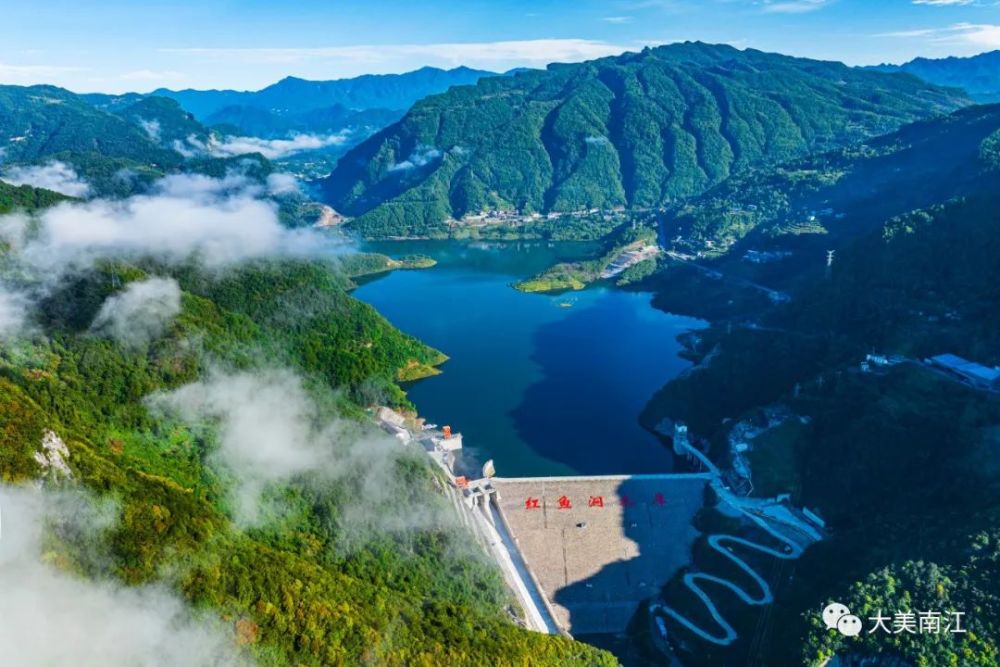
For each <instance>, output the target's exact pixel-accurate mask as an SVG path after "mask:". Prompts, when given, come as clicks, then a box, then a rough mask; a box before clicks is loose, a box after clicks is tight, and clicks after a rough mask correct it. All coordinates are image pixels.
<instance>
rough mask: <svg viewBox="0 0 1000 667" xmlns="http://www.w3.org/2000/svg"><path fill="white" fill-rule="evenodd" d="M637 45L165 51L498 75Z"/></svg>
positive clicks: (573, 42)
mask: <svg viewBox="0 0 1000 667" xmlns="http://www.w3.org/2000/svg"><path fill="white" fill-rule="evenodd" d="M629 48H635V45H622V44H612V43H609V42H606V41H603V40H593V39H577V38H567V39H530V40H506V41H496V42H444V43H437V44H369V45H357V46H328V47H312V48H310V47H302V48H297V47H290V48H183V49H164V50H163V52H165V53H171V54H180V55H189V56H197V57H202V58H212V59H220V60H235V61H239V62H243V63H271V64H273V63H284V64H291V63H301V62H306V61H315V60H324V61H345V62H350V63H353V64H355V65H358V64H363V65H367V66H372V65H379V64H383V63H387V62H398V61H400V60H409V61H410V62H413V63H414V66H416V65H417V63H418V62H419V63H420V64H425V63H437V64H441V65H448V66H453V67H457V66H459V65H466V66H468V67H479V68H484V69H493V70H496V71H500V70H507V69H511V68H513V67H517V66H527V67H539V66H543V65H546V64H548V63H551V62H578V61H581V60H590V59H593V58H601V57H603V56H609V55H615V54H619V53H622V52H624V51H627V50H629Z"/></svg>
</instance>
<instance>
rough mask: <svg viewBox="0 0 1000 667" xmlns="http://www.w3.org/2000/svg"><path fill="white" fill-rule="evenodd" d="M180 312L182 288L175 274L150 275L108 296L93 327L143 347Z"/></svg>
mask: <svg viewBox="0 0 1000 667" xmlns="http://www.w3.org/2000/svg"><path fill="white" fill-rule="evenodd" d="M180 312H181V288H180V286H178V284H177V281H176V280H174V279H173V278H149V279H147V280H141V281H136V282H132V283H129V284H128V286H127V287H126V288H125V289H124V290H122V291H121V292H120V293H118V294H114V295H112V296H110V297H108V298H107V299H106V300H105V301H104V303H103V304H101V309H100V311H99V312H98V313H97V317H95V318H94V322H93V324H92V325H91V329H92V330H93V331H95V332H97V333H100V334H102V335H106V336H109V337H111V338H113V339H114V340H116V341H118V342H119V343H121V344H122V345H124V346H125V347H127V348H130V349H135V348H142V347H144V346H146V345H148V344H149V343H151V342H152V341H154V340H156V339H157V338H159V337H160V336H161V335H162V334H163V332H164V331H165V330H166V328H167V325H169V324H170V322H171V320H173V318H174V317H175V316H176V315H177V314H178V313H180Z"/></svg>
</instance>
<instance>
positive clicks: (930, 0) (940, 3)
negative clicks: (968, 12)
mask: <svg viewBox="0 0 1000 667" xmlns="http://www.w3.org/2000/svg"><path fill="white" fill-rule="evenodd" d="M975 1H976V0H913V4H915V5H930V6H932V7H952V6H956V5H971V4H972V3H974V2H975Z"/></svg>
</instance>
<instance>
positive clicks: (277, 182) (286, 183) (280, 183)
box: [266, 172, 302, 197]
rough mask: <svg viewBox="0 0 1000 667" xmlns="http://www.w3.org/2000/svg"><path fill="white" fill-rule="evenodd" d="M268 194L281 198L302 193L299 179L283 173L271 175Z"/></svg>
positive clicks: (269, 176) (268, 178)
mask: <svg viewBox="0 0 1000 667" xmlns="http://www.w3.org/2000/svg"><path fill="white" fill-rule="evenodd" d="M266 185H267V194H269V195H271V196H274V197H280V196H282V195H291V194H297V193H299V192H301V191H302V189H301V188H300V186H299V179H297V178H295V177H294V176H292V175H291V174H285V173H282V172H278V173H274V174H270V175H268V177H267V184H266Z"/></svg>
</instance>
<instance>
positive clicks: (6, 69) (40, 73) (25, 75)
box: [0, 62, 85, 85]
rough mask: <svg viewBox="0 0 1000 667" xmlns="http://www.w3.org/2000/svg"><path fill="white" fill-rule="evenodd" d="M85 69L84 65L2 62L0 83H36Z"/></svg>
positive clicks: (0, 63)
mask: <svg viewBox="0 0 1000 667" xmlns="http://www.w3.org/2000/svg"><path fill="white" fill-rule="evenodd" d="M83 71H85V70H84V68H82V67H67V66H58V65H12V64H9V63H2V62H0V83H14V84H26V85H30V84H34V83H39V82H40V81H52V80H55V79H58V78H60V77H65V76H67V75H75V74H79V73H80V72H83Z"/></svg>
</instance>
